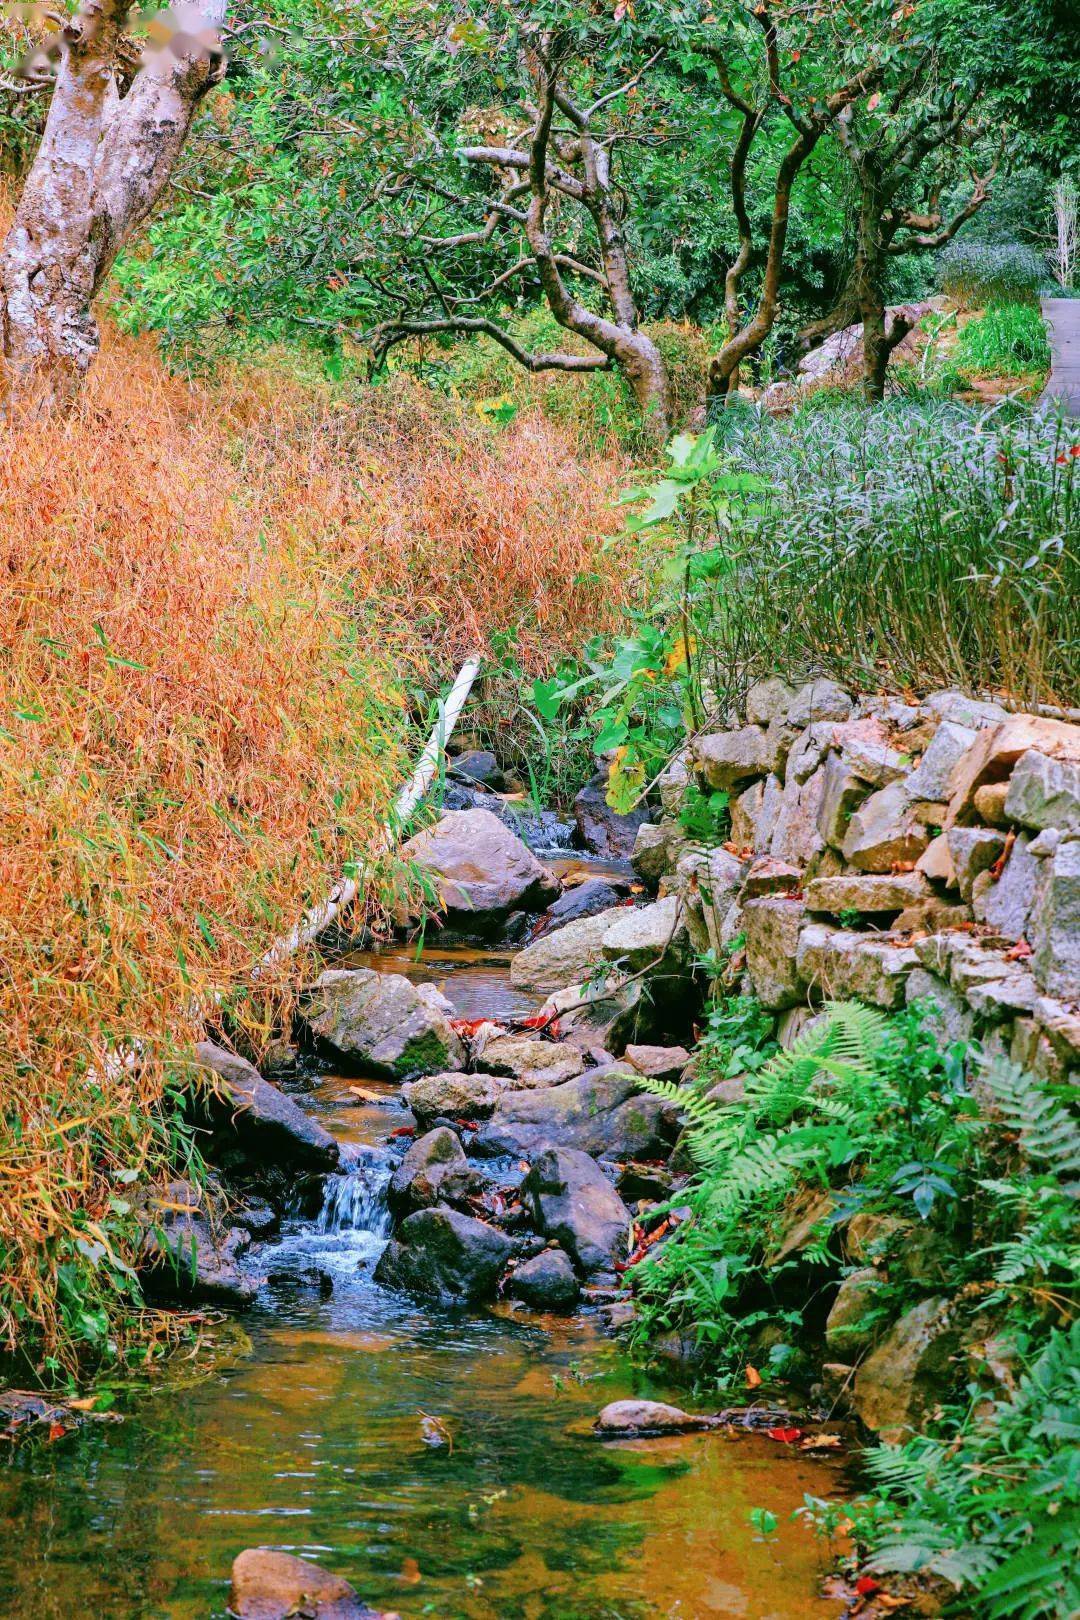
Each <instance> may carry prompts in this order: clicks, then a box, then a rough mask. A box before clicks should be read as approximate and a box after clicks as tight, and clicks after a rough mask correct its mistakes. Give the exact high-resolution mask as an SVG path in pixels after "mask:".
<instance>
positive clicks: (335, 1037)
mask: <svg viewBox="0 0 1080 1620" xmlns="http://www.w3.org/2000/svg"><path fill="white" fill-rule="evenodd" d="M301 1011H302V1014H303V1017H304V1020H305V1022H306V1023H307V1026H308V1028H309V1029H310V1030H311V1032H312V1034H313V1035H314V1036H315V1037H316V1038H317V1040H318V1041H319V1042H320V1043H321V1044H322V1045H323V1046H324V1047H327V1048H329V1049H330V1051H331V1052H333V1053H334V1054H335V1055H336V1056H337V1057H338V1058H340V1059H342V1060H343V1061H344V1062H345V1063H347V1064H348V1065H349V1066H350V1067H352V1068H356V1069H358V1070H359V1071H360V1072H361V1073H363V1074H370V1075H373V1076H378V1077H382V1078H385V1079H391V1080H401V1079H409V1078H410V1077H411V1076H413V1075H419V1074H433V1073H435V1072H436V1071H438V1070H446V1069H454V1068H460V1067H461V1066H462V1065H463V1064H464V1061H465V1054H464V1050H463V1048H462V1045H461V1042H460V1040H459V1039H458V1037H457V1035H456V1034H455V1033H454V1031H453V1030H452V1029H451V1027H450V1019H451V1018H452V1017H453V1015H454V1009H453V1007H452V1006H451V1005H450V1003H449V1002H448V1001H447V999H446V997H445V996H442V995H440V994H439V991H438V990H437V989H436V988H435V986H434V985H432V984H420V985H414V984H412V983H411V982H410V981H409V980H408V979H407V978H406V977H405V976H404V974H401V973H376V972H375V971H374V970H373V969H372V968H334V969H331V970H329V971H328V972H326V973H323V974H322V975H321V976H320V977H319V978H318V979H317V980H316V982H315V984H314V986H313V988H312V989H311V990H310V991H309V992H308V993H307V995H306V996H305V997H304V1000H303V1002H302V1004H301Z"/></svg>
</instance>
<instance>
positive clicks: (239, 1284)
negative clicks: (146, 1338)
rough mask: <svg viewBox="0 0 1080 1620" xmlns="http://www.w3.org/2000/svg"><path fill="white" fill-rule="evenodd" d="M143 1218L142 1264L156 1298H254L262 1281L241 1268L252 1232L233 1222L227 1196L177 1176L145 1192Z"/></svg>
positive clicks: (212, 1301) (232, 1301) (243, 1301)
mask: <svg viewBox="0 0 1080 1620" xmlns="http://www.w3.org/2000/svg"><path fill="white" fill-rule="evenodd" d="M138 1218H139V1223H140V1225H141V1227H142V1233H143V1235H142V1241H141V1244H140V1248H139V1257H138V1261H137V1269H138V1272H139V1276H140V1278H141V1280H142V1283H143V1286H144V1288H145V1289H146V1292H147V1294H149V1295H150V1296H151V1297H152V1298H156V1299H165V1300H170V1301H182V1302H185V1303H186V1302H191V1303H194V1304H206V1305H233V1306H237V1307H239V1308H243V1307H244V1306H246V1305H250V1304H251V1302H252V1300H253V1299H254V1298H255V1295H256V1294H257V1293H258V1291H259V1285H260V1283H261V1281H262V1279H261V1278H260V1277H256V1276H252V1275H249V1274H247V1273H245V1272H244V1271H242V1270H241V1268H240V1261H241V1259H242V1258H243V1256H244V1255H245V1254H246V1253H247V1251H248V1249H249V1248H250V1247H251V1233H250V1232H248V1231H246V1230H245V1229H244V1228H243V1227H241V1226H233V1225H230V1224H228V1220H227V1216H226V1210H225V1203H224V1200H223V1199H221V1198H220V1197H218V1198H215V1197H214V1196H213V1195H212V1194H211V1193H207V1192H201V1191H200V1190H199V1189H197V1188H196V1187H193V1186H192V1184H191V1182H190V1181H173V1182H170V1183H169V1184H168V1185H167V1186H165V1187H161V1188H154V1189H153V1190H151V1191H150V1192H148V1193H147V1194H146V1195H145V1197H144V1198H143V1199H142V1201H141V1203H140V1204H139V1206H138Z"/></svg>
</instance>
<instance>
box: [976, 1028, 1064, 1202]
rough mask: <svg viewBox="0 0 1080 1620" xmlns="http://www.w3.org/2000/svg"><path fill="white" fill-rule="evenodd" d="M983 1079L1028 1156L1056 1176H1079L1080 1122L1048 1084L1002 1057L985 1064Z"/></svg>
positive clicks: (1006, 1123)
mask: <svg viewBox="0 0 1080 1620" xmlns="http://www.w3.org/2000/svg"><path fill="white" fill-rule="evenodd" d="M983 1081H984V1084H985V1085H986V1087H987V1089H988V1090H989V1091H990V1093H991V1095H992V1096H993V1098H994V1102H995V1105H996V1107H997V1110H998V1112H999V1114H1000V1115H1001V1117H1002V1119H1003V1121H1004V1122H1005V1125H1006V1126H1007V1127H1008V1129H1009V1130H1011V1131H1015V1132H1016V1134H1017V1136H1018V1137H1019V1138H1020V1146H1021V1147H1022V1148H1023V1150H1024V1153H1025V1154H1026V1155H1027V1157H1028V1158H1029V1159H1031V1160H1033V1161H1035V1162H1036V1163H1041V1164H1045V1165H1047V1166H1048V1167H1049V1168H1050V1169H1051V1170H1052V1171H1053V1172H1054V1174H1055V1175H1058V1176H1061V1177H1065V1176H1080V1124H1078V1123H1077V1121H1076V1120H1075V1119H1074V1118H1073V1116H1072V1115H1071V1114H1070V1113H1069V1111H1068V1109H1067V1108H1066V1107H1065V1106H1064V1105H1063V1104H1062V1103H1059V1102H1057V1101H1056V1099H1055V1098H1054V1097H1053V1096H1051V1094H1050V1092H1049V1090H1048V1089H1047V1087H1045V1086H1042V1085H1040V1084H1039V1082H1038V1081H1037V1080H1035V1079H1033V1078H1032V1076H1031V1075H1030V1074H1028V1073H1027V1072H1026V1071H1025V1070H1024V1069H1022V1068H1021V1067H1020V1065H1019V1064H1018V1063H1011V1062H1010V1061H1009V1060H1008V1059H1007V1058H1002V1057H998V1058H995V1059H994V1060H993V1061H992V1062H991V1063H988V1064H986V1065H985V1066H984V1068H983Z"/></svg>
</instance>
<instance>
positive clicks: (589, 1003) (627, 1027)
mask: <svg viewBox="0 0 1080 1620" xmlns="http://www.w3.org/2000/svg"><path fill="white" fill-rule="evenodd" d="M540 1012H541V1015H542V1016H544V1017H554V1018H556V1019H557V1023H556V1024H555V1025H554V1026H552V1033H553V1034H557V1035H559V1037H560V1039H564V1040H566V1041H568V1042H570V1044H571V1045H574V1046H579V1047H581V1049H582V1050H583V1051H586V1052H589V1051H594V1050H596V1049H597V1048H603V1050H604V1051H606V1052H615V1053H617V1052H621V1051H622V1048H623V1047H624V1046H625V1045H626V1042H627V1041H632V1040H645V1039H647V1038H648V1036H649V1035H650V1034H651V1033H652V1031H653V1027H654V1025H655V1024H656V1022H657V1018H656V1007H655V1005H654V1003H653V1001H652V998H651V997H648V996H646V993H645V984H644V982H643V980H642V979H629V980H627V979H626V975H625V974H624V973H622V972H621V970H620V969H619V968H616V967H613V968H611V971H610V972H608V973H605V974H604V975H603V978H602V982H601V980H600V979H597V980H595V981H591V982H589V983H587V984H573V985H569V986H567V988H566V989H565V990H556V991H555V992H554V994H553V995H551V996H549V997H548V999H547V1001H545V1003H544V1005H543V1007H541V1009H540Z"/></svg>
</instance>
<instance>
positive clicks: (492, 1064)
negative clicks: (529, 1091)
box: [476, 1035, 585, 1088]
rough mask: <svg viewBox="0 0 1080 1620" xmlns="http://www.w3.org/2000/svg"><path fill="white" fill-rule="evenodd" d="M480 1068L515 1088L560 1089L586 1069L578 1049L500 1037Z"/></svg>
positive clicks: (489, 1044) (479, 1061)
mask: <svg viewBox="0 0 1080 1620" xmlns="http://www.w3.org/2000/svg"><path fill="white" fill-rule="evenodd" d="M476 1066H477V1068H478V1069H482V1070H483V1071H484V1072H485V1073H487V1074H496V1075H499V1076H500V1077H501V1078H503V1079H505V1080H508V1081H510V1082H511V1083H512V1084H513V1085H515V1086H521V1087H525V1088H527V1087H529V1086H557V1085H561V1084H562V1082H563V1081H564V1080H572V1079H573V1078H574V1076H575V1075H577V1074H580V1073H581V1071H582V1069H583V1068H584V1067H585V1059H584V1057H583V1056H582V1054H581V1052H579V1050H578V1049H577V1047H576V1046H566V1045H557V1044H556V1043H555V1042H554V1041H541V1040H538V1039H536V1038H535V1037H533V1036H529V1035H498V1036H496V1037H495V1039H494V1040H490V1041H488V1042H487V1043H486V1045H485V1046H484V1048H483V1050H482V1052H481V1053H480V1055H479V1056H478V1058H477V1059H476Z"/></svg>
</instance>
